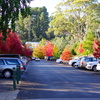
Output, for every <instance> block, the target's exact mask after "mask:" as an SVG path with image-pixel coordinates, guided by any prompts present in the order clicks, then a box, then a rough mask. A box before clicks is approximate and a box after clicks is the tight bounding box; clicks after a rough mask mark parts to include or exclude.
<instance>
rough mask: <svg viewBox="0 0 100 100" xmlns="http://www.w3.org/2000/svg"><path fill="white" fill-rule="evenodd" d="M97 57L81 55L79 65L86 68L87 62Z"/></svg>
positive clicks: (93, 60) (94, 60)
mask: <svg viewBox="0 0 100 100" xmlns="http://www.w3.org/2000/svg"><path fill="white" fill-rule="evenodd" d="M96 61H97V59H96V58H94V57H89V56H86V57H83V58H82V59H81V61H80V66H79V67H81V68H86V66H87V63H89V62H96Z"/></svg>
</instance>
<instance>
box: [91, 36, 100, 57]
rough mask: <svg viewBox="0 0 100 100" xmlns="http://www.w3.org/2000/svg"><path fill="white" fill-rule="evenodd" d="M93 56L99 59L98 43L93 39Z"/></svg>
mask: <svg viewBox="0 0 100 100" xmlns="http://www.w3.org/2000/svg"><path fill="white" fill-rule="evenodd" d="M93 56H94V57H95V58H99V57H100V42H99V41H98V40H97V39H96V38H95V39H94V42H93Z"/></svg>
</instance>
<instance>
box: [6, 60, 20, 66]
mask: <svg viewBox="0 0 100 100" xmlns="http://www.w3.org/2000/svg"><path fill="white" fill-rule="evenodd" d="M5 61H6V63H7V64H8V65H19V62H18V60H17V59H5Z"/></svg>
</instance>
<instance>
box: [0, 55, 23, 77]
mask: <svg viewBox="0 0 100 100" xmlns="http://www.w3.org/2000/svg"><path fill="white" fill-rule="evenodd" d="M17 65H20V70H21V71H24V67H23V65H22V63H21V60H20V59H18V58H6V57H3V58H2V57H1V58H0V73H1V74H2V75H3V76H4V77H5V78H10V77H12V74H13V68H14V67H16V66H17Z"/></svg>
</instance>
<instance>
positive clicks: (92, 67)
mask: <svg viewBox="0 0 100 100" xmlns="http://www.w3.org/2000/svg"><path fill="white" fill-rule="evenodd" d="M97 64H98V61H95V62H88V63H87V65H86V66H85V68H86V69H88V70H93V71H97V70H96V67H97Z"/></svg>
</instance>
